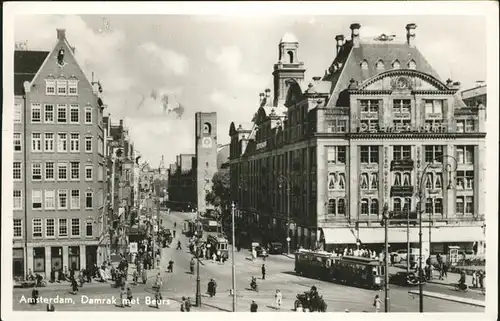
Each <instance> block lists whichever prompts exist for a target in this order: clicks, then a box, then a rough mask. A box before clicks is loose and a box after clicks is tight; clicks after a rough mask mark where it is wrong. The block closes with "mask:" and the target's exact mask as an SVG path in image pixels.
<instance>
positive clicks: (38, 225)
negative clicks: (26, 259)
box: [32, 218, 42, 238]
mask: <svg viewBox="0 0 500 321" xmlns="http://www.w3.org/2000/svg"><path fill="white" fill-rule="evenodd" d="M32 222H33V230H32V233H33V237H34V238H40V237H42V219H41V218H34V219H33V220H32Z"/></svg>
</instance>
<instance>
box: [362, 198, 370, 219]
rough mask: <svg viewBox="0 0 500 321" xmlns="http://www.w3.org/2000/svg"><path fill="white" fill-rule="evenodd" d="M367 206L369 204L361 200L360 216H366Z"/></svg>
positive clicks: (366, 200) (365, 200) (364, 199)
mask: <svg viewBox="0 0 500 321" xmlns="http://www.w3.org/2000/svg"><path fill="white" fill-rule="evenodd" d="M368 204H369V203H368V199H366V198H363V199H362V200H361V214H362V215H368V212H369V208H368V207H369V206H368Z"/></svg>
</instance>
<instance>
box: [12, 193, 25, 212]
mask: <svg viewBox="0 0 500 321" xmlns="http://www.w3.org/2000/svg"><path fill="white" fill-rule="evenodd" d="M12 208H13V209H14V210H22V209H23V191H22V190H20V189H15V190H14V202H13V204H12Z"/></svg>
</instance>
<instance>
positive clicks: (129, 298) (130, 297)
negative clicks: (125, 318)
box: [126, 287, 133, 308]
mask: <svg viewBox="0 0 500 321" xmlns="http://www.w3.org/2000/svg"><path fill="white" fill-rule="evenodd" d="M132 299H133V296H132V290H130V287H127V301H126V303H127V304H126V306H128V307H129V308H131V307H132Z"/></svg>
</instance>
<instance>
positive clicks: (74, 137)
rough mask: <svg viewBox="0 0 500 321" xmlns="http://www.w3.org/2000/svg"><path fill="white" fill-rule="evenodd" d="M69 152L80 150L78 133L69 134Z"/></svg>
mask: <svg viewBox="0 0 500 321" xmlns="http://www.w3.org/2000/svg"><path fill="white" fill-rule="evenodd" d="M69 148H70V151H71V152H79V151H80V134H71V135H70V145H69Z"/></svg>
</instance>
